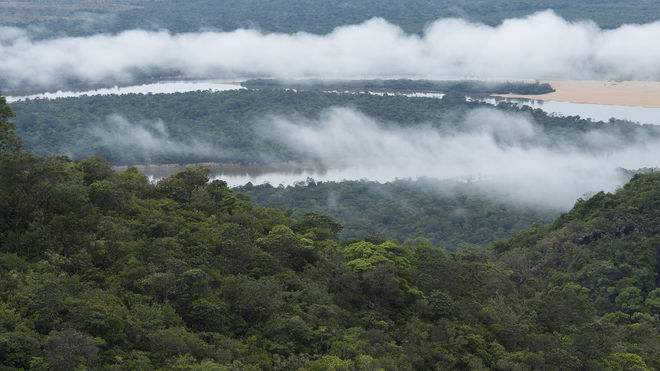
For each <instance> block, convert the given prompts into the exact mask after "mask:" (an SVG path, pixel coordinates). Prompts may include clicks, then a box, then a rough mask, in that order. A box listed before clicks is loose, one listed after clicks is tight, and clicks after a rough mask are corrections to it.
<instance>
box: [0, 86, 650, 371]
mask: <svg viewBox="0 0 660 371" xmlns="http://www.w3.org/2000/svg"><path fill="white" fill-rule="evenodd" d="M0 99H1V98H0ZM11 116H12V112H11V110H10V109H9V108H8V107H7V106H6V105H5V102H4V99H2V100H0V244H1V245H0V247H1V249H0V362H1V363H2V367H3V368H6V369H32V370H46V369H53V370H70V369H119V370H122V369H142V370H150V369H173V370H202V369H204V370H208V369H216V370H232V369H247V370H249V369H255V370H256V369H273V370H276V369H305V370H327V369H335V370H353V369H355V370H358V369H360V370H362V369H372V370H378V369H385V370H395V369H396V370H401V369H411V370H412V369H464V370H475V369H499V370H531V369H546V370H566V369H575V370H579V369H584V370H587V369H609V370H645V369H658V368H660V335H659V334H660V333H659V331H658V330H659V327H658V320H659V317H660V288H658V283H659V280H660V276H659V275H658V273H659V271H660V269H659V268H660V267H659V263H660V262H659V258H660V254H659V251H658V246H660V229H659V228H658V225H660V175H658V174H654V173H651V174H643V175H637V176H635V177H633V179H632V180H631V181H630V183H628V184H626V185H625V186H624V187H623V188H621V189H620V190H618V191H617V192H616V193H614V194H607V193H602V192H601V193H598V194H596V195H594V196H593V197H591V198H589V199H587V200H579V201H578V202H577V203H576V205H575V207H574V208H573V210H571V211H570V212H568V213H566V214H563V215H562V216H561V217H559V218H558V219H557V220H556V221H555V222H553V223H552V224H550V225H548V226H536V227H533V228H531V229H529V230H526V231H523V232H520V233H518V234H516V235H515V236H514V237H513V238H511V239H509V240H507V241H503V242H498V243H495V244H493V245H491V246H490V247H488V248H487V249H480V248H475V247H472V248H467V249H459V250H458V251H457V252H447V251H445V250H443V249H440V248H437V247H434V246H433V245H431V244H430V243H429V242H428V240H426V239H424V238H423V236H422V237H420V238H416V239H410V240H408V241H405V242H403V243H399V242H396V241H393V240H389V241H383V240H379V239H377V238H368V239H366V240H361V241H355V240H353V241H343V240H341V239H339V238H338V233H339V232H340V231H341V229H342V226H341V224H340V223H338V222H337V221H336V220H334V219H333V218H331V217H328V216H324V215H322V214H315V213H309V214H305V215H303V216H302V217H298V218H292V217H291V215H289V214H288V213H287V212H283V211H281V210H279V209H269V208H264V207H261V206H259V205H257V204H254V203H252V202H250V200H249V198H248V197H246V196H244V195H242V194H241V193H236V192H233V191H231V190H230V189H229V188H227V186H226V184H225V183H224V182H222V181H219V180H216V181H213V182H209V178H208V176H207V171H206V170H205V169H203V168H196V169H187V170H185V171H183V172H181V173H178V174H175V175H173V176H171V177H169V178H165V179H163V180H161V181H160V182H158V183H157V184H151V183H149V182H148V181H147V179H146V177H145V176H143V175H141V174H139V173H138V172H137V171H136V170H135V169H129V170H128V171H126V172H124V173H121V174H119V173H116V172H114V171H112V170H111V168H110V164H109V163H108V162H107V161H105V160H104V159H102V158H98V157H96V158H86V159H83V160H80V161H78V162H71V161H70V160H69V159H68V158H66V157H61V156H60V157H58V156H54V155H49V156H45V157H44V156H39V155H35V154H33V153H32V152H30V151H28V150H26V149H25V148H24V147H23V146H22V144H21V141H20V139H19V138H18V137H16V136H15V135H14V132H13V125H12V124H10V123H9V122H8V120H10V119H11Z"/></svg>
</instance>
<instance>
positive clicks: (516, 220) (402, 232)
mask: <svg viewBox="0 0 660 371" xmlns="http://www.w3.org/2000/svg"><path fill="white" fill-rule="evenodd" d="M631 176H632V175H631ZM234 189H235V190H236V191H238V192H240V193H244V194H247V195H248V196H250V198H251V199H252V200H253V201H254V202H256V203H258V204H260V205H263V206H268V207H278V208H280V209H283V210H289V209H291V211H292V214H291V216H292V217H294V218H299V217H302V216H303V215H304V214H305V213H307V212H315V213H320V214H326V215H330V216H332V217H333V218H335V219H337V220H338V221H339V222H340V223H341V224H342V225H343V227H344V228H343V229H342V231H341V232H340V234H339V237H340V238H342V239H345V240H350V239H363V238H367V239H369V238H371V239H374V238H377V239H381V240H390V239H395V240H398V241H405V240H408V239H414V238H416V237H419V236H424V237H425V238H426V239H428V240H429V241H430V242H431V243H432V244H433V245H434V246H438V247H441V248H443V249H445V250H448V251H449V250H451V251H453V250H456V249H457V248H461V247H469V246H474V245H478V246H480V247H486V246H487V245H489V244H490V243H492V242H494V241H498V240H503V239H506V238H508V237H510V236H511V235H512V234H513V233H514V232H518V231H520V230H523V229H528V228H530V227H532V225H534V224H548V223H550V222H551V221H552V220H554V218H556V217H557V216H559V211H558V210H554V209H551V208H546V207H540V206H538V207H535V206H533V205H528V204H522V203H520V202H516V200H512V199H510V198H507V197H506V196H504V195H500V196H497V195H495V194H493V193H494V191H492V190H490V191H489V192H487V191H485V190H484V188H483V185H479V184H476V183H475V184H472V183H465V182H455V181H439V180H435V179H420V180H416V181H413V180H397V181H394V182H389V183H384V184H383V183H379V182H373V181H367V180H361V181H343V182H316V181H314V180H313V179H309V180H308V181H307V182H304V183H303V182H301V183H300V184H296V185H293V186H286V187H284V186H279V187H273V186H271V185H270V184H262V185H257V186H254V185H252V184H247V185H244V186H239V187H236V188H234Z"/></svg>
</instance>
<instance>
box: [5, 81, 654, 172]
mask: <svg viewBox="0 0 660 371" xmlns="http://www.w3.org/2000/svg"><path fill="white" fill-rule="evenodd" d="M11 106H12V109H13V110H14V111H15V112H16V113H17V117H16V119H15V120H14V122H15V124H16V130H17V133H18V134H19V135H20V136H22V137H23V138H24V140H25V145H26V147H27V148H29V149H31V150H33V151H35V152H36V153H38V154H40V155H46V154H67V155H69V156H70V157H71V158H73V159H82V158H85V157H90V156H101V157H103V158H105V159H107V160H108V161H110V162H111V163H113V164H115V165H134V164H147V163H149V164H164V163H165V164H166V163H200V162H239V163H253V162H257V163H268V162H271V163H272V162H282V161H298V162H305V161H315V160H317V159H316V158H310V156H309V154H306V153H301V152H299V151H297V150H296V148H295V146H291V145H287V143H282V142H281V141H278V140H276V138H277V137H278V135H277V133H276V132H275V131H274V130H275V129H274V127H272V126H269V125H268V124H269V122H270V121H272V120H270V119H269V118H271V117H273V116H279V117H287V118H291V119H294V120H295V119H296V118H302V119H301V120H296V121H300V122H301V123H305V122H307V121H314V120H315V119H317V118H318V117H319V115H320V114H321V113H322V112H324V110H327V109H329V108H332V107H350V108H352V109H354V110H356V111H358V112H361V113H363V114H365V115H367V116H368V117H371V118H373V119H375V120H378V121H380V122H382V123H383V125H385V126H386V127H406V128H407V127H429V126H430V127H432V128H434V130H438V131H439V132H452V131H461V130H468V129H469V128H470V127H471V126H470V125H465V117H466V116H467V115H468V114H469V112H472V111H474V110H475V109H480V108H489V109H493V108H494V107H493V106H492V105H490V104H486V103H481V102H478V101H467V100H466V99H465V97H464V95H463V94H460V93H457V92H450V93H448V94H446V95H445V96H444V97H443V98H442V99H436V98H419V97H406V96H401V95H392V94H389V95H384V96H379V95H371V94H350V93H325V92H320V91H301V92H295V91H290V90H285V89H266V90H254V89H242V90H238V91H225V92H216V93H214V92H202V91H198V92H190V93H176V94H147V95H143V94H127V95H111V96H84V97H79V98H59V99H54V100H47V99H35V100H28V101H20V102H15V103H12V105H11ZM497 109H498V110H500V112H506V113H513V114H518V115H522V116H523V117H526V118H528V119H529V120H530V121H532V122H534V123H535V125H537V126H538V127H539V130H540V132H539V133H537V134H538V135H537V134H535V135H534V136H531V137H526V138H523V139H524V140H525V141H526V142H525V143H526V144H527V145H538V146H561V145H568V146H573V147H576V148H581V149H589V148H590V146H592V145H593V144H594V142H593V141H589V136H588V135H582V134H586V133H589V132H591V131H595V130H598V135H600V136H611V137H613V138H616V139H617V141H618V142H619V143H620V144H622V145H625V144H626V143H628V144H630V143H633V142H634V143H641V142H643V141H653V140H657V139H658V138H660V127H658V126H656V125H638V124H635V123H631V122H626V121H620V120H610V121H609V122H593V121H591V120H586V119H582V118H580V117H578V116H570V117H556V116H551V115H548V114H547V113H545V112H543V111H542V110H540V109H535V110H534V109H531V108H529V107H518V106H516V105H515V104H512V103H506V102H502V103H500V104H499V105H498V106H497ZM117 132H131V133H133V134H131V135H116V133H117ZM140 136H143V137H147V139H149V140H145V141H142V142H140V143H136V142H135V143H134V142H133V141H132V140H135V139H136V138H138V137H140ZM500 139H501V140H502V141H506V140H507V138H500ZM145 143H147V145H145ZM150 143H155V144H152V146H149V145H148V144H150ZM158 143H161V144H162V145H156V144H158ZM504 144H507V143H504Z"/></svg>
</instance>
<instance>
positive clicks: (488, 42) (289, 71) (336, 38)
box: [0, 11, 660, 86]
mask: <svg viewBox="0 0 660 371" xmlns="http://www.w3.org/2000/svg"><path fill="white" fill-rule="evenodd" d="M3 30H7V29H6V28H5V29H3ZM10 31H11V32H7V33H5V35H3V36H1V37H0V78H3V79H5V80H6V84H8V85H9V86H20V85H23V84H37V85H39V84H41V85H48V84H59V83H62V82H63V81H67V80H71V79H79V80H85V81H88V80H89V81H98V80H103V79H113V80H125V81H129V80H130V79H132V78H133V77H135V75H136V74H137V73H140V72H153V71H170V72H176V73H181V74H184V75H187V76H195V77H209V76H211V77H228V78H229V77H232V76H278V77H312V76H315V77H335V78H342V77H343V78H362V77H394V76H399V77H411V78H433V79H443V78H471V77H475V78H492V79H500V78H507V79H522V78H526V79H535V78H598V79H614V78H616V79H657V78H659V77H660V44H659V43H657V42H656V41H657V39H658V37H660V22H655V23H650V24H644V25H624V26H621V27H619V28H617V29H613V30H601V29H599V28H598V27H597V26H596V25H595V24H594V23H591V22H568V21H565V20H564V19H562V18H561V17H559V16H557V15H556V14H554V13H553V12H551V11H545V12H540V13H536V14H533V15H531V16H528V17H524V18H516V19H509V20H505V21H504V22H503V23H502V24H500V25H499V26H495V27H491V26H486V25H483V24H478V23H469V22H467V21H464V20H461V19H440V20H438V21H436V22H434V23H432V24H430V25H429V26H428V27H427V29H426V30H425V32H424V33H423V34H422V35H415V34H406V33H405V32H403V31H402V30H401V29H400V28H399V27H397V26H395V25H392V24H390V23H388V22H386V21H384V20H382V19H378V18H375V19H372V20H369V21H366V22H364V23H362V24H359V25H350V26H343V27H339V28H337V29H335V30H334V31H333V32H331V33H329V34H327V35H314V34H308V33H302V32H301V33H296V34H292V35H289V34H263V33H260V32H258V31H255V30H245V29H241V30H236V31H232V32H200V33H184V34H171V33H169V32H167V31H158V32H155V31H142V30H132V31H125V32H122V33H120V34H117V35H106V34H102V35H94V36H88V37H63V38H55V39H49V40H33V39H30V38H29V37H27V36H26V34H25V33H24V32H19V31H17V30H16V29H11V30H10ZM2 33H4V32H0V34H2Z"/></svg>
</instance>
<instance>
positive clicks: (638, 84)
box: [493, 80, 660, 108]
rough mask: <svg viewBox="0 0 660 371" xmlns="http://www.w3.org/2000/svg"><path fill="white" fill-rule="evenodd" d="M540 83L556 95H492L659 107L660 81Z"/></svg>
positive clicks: (559, 81) (564, 81)
mask: <svg viewBox="0 0 660 371" xmlns="http://www.w3.org/2000/svg"><path fill="white" fill-rule="evenodd" d="M540 82H542V83H548V84H550V85H551V86H552V87H553V89H555V92H554V93H547V94H530V95H523V94H493V96H494V97H503V98H525V99H535V100H553V101H558V102H571V103H588V104H607V105H618V106H639V107H647V108H660V81H593V80H550V81H540Z"/></svg>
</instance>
